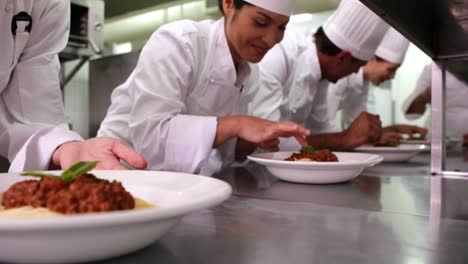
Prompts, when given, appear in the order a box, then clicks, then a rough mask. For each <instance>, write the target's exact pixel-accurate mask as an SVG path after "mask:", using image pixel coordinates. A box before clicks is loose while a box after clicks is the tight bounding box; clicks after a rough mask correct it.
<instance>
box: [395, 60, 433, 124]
mask: <svg viewBox="0 0 468 264" xmlns="http://www.w3.org/2000/svg"><path fill="white" fill-rule="evenodd" d="M431 81H432V65H431V64H429V65H426V66H425V67H424V69H423V71H422V72H421V75H420V76H419V78H418V81H417V83H416V87H415V89H414V91H413V92H412V93H411V94H410V96H408V98H406V100H405V101H404V102H403V105H402V111H403V114H404V115H405V117H406V118H407V119H408V120H416V119H418V118H420V117H421V116H422V114H416V113H407V112H408V110H409V108H410V106H411V104H412V103H413V102H414V100H415V99H416V98H417V97H418V96H420V95H421V94H422V93H423V92H424V91H425V90H426V89H427V88H428V87H431V85H432V84H431Z"/></svg>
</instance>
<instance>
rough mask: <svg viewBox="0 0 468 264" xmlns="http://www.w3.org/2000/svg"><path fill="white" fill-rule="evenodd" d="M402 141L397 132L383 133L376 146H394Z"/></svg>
mask: <svg viewBox="0 0 468 264" xmlns="http://www.w3.org/2000/svg"><path fill="white" fill-rule="evenodd" d="M402 139H403V137H402V136H401V134H400V133H397V132H383V133H382V136H381V137H380V139H379V141H378V142H377V144H379V145H391V146H396V145H398V144H400V141H401V140H402Z"/></svg>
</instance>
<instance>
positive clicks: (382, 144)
mask: <svg viewBox="0 0 468 264" xmlns="http://www.w3.org/2000/svg"><path fill="white" fill-rule="evenodd" d="M399 145H400V143H398V142H395V141H390V140H387V141H384V142H377V143H375V144H374V147H398V146H399Z"/></svg>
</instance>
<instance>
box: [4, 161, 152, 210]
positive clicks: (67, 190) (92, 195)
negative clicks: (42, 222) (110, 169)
mask: <svg viewBox="0 0 468 264" xmlns="http://www.w3.org/2000/svg"><path fill="white" fill-rule="evenodd" d="M96 164H97V162H79V163H77V164H75V165H73V166H71V167H70V169H68V170H67V171H65V172H64V173H62V175H61V176H54V175H48V174H43V173H39V172H29V173H24V174H22V175H27V176H35V177H39V178H41V179H40V180H25V181H21V182H17V183H15V184H13V185H12V186H11V187H10V188H9V189H8V190H7V191H5V192H4V193H3V197H2V202H1V205H2V206H3V208H1V207H0V217H2V216H15V215H18V216H37V217H48V216H54V215H59V214H80V213H95V212H109V211H119V210H131V209H135V208H148V207H152V206H151V205H150V204H148V203H147V202H145V201H143V200H141V199H135V198H134V197H133V196H132V195H131V194H130V193H129V192H128V191H126V190H125V188H124V187H123V186H122V183H121V182H118V181H115V180H114V181H108V180H104V179H99V178H96V176H94V175H92V174H88V173H86V172H88V171H89V170H91V169H92V168H94V167H95V166H96Z"/></svg>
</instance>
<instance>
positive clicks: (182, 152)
mask: <svg viewBox="0 0 468 264" xmlns="http://www.w3.org/2000/svg"><path fill="white" fill-rule="evenodd" d="M219 7H220V9H221V11H222V12H223V14H224V17H223V18H221V19H220V20H218V21H211V20H206V21H201V22H195V21H188V20H183V21H178V22H174V23H171V24H168V25H165V26H162V27H161V28H159V29H158V30H157V31H156V32H155V33H154V34H153V35H152V37H151V39H150V40H149V41H148V43H147V44H146V46H145V47H144V48H143V50H142V52H141V54H140V58H139V61H138V64H137V66H136V68H135V70H134V71H133V73H132V74H131V75H130V77H129V78H128V80H127V81H126V82H125V83H124V84H122V85H121V86H119V87H117V88H116V89H115V90H114V92H113V94H112V104H111V106H110V108H109V110H108V113H107V116H106V118H105V120H104V121H103V123H102V124H101V127H100V130H99V131H98V136H110V137H115V138H118V139H121V140H124V141H125V142H126V143H128V144H129V145H130V146H133V147H134V148H135V149H136V150H137V151H138V152H140V153H141V154H142V155H143V156H144V157H145V158H146V159H147V160H148V162H149V167H150V168H151V169H159V170H170V171H179V172H189V173H200V174H205V175H207V174H211V173H212V172H214V171H216V170H217V169H218V168H219V166H220V163H216V164H209V163H210V162H211V161H213V160H218V161H219V160H221V161H226V160H228V161H232V160H233V157H234V153H235V149H236V151H238V152H240V151H241V150H240V148H241V146H242V145H243V144H241V143H242V142H251V143H254V144H256V145H258V146H260V147H262V148H264V149H267V150H277V145H278V143H279V140H278V139H277V138H278V137H279V136H286V137H291V136H294V137H296V138H297V139H298V141H300V142H301V143H302V144H305V140H304V136H306V135H308V134H309V133H310V132H309V131H308V130H306V129H304V128H303V127H301V126H299V125H297V124H295V123H292V122H282V123H277V122H272V121H267V120H264V119H260V118H255V117H251V116H246V115H240V114H241V111H240V110H239V109H238V106H239V101H240V100H241V94H242V90H243V89H244V86H248V85H249V82H255V80H256V76H257V68H256V65H254V63H257V62H259V61H260V60H261V59H262V58H263V56H264V55H265V54H266V53H267V51H268V50H270V49H271V48H272V47H273V46H274V45H275V44H276V43H278V42H280V41H281V39H282V38H283V34H284V30H285V28H286V24H287V23H288V21H289V15H290V14H291V12H292V9H293V1H292V0H220V1H219ZM238 139H239V140H238ZM213 168H215V169H213Z"/></svg>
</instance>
